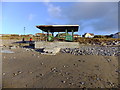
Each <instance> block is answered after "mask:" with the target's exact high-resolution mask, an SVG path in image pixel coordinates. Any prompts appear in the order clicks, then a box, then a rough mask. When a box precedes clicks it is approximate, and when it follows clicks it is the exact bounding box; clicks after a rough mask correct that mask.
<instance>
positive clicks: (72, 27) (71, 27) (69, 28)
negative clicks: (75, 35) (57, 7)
mask: <svg viewBox="0 0 120 90" xmlns="http://www.w3.org/2000/svg"><path fill="white" fill-rule="evenodd" d="M36 27H37V28H39V29H41V30H42V31H45V32H47V31H48V30H49V31H50V32H65V30H66V29H67V31H68V32H72V30H73V31H74V32H77V31H78V28H79V25H39V26H36Z"/></svg>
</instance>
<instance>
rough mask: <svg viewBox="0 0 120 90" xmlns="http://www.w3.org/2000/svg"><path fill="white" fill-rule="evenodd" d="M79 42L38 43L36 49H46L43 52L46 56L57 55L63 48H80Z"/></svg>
mask: <svg viewBox="0 0 120 90" xmlns="http://www.w3.org/2000/svg"><path fill="white" fill-rule="evenodd" d="M79 47H80V46H79V42H59V41H56V42H45V41H36V42H35V48H37V49H41V48H44V49H43V51H44V53H41V54H45V55H56V54H57V53H58V52H59V51H60V49H61V48H79Z"/></svg>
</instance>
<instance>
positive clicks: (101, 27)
mask: <svg viewBox="0 0 120 90" xmlns="http://www.w3.org/2000/svg"><path fill="white" fill-rule="evenodd" d="M46 5H47V7H48V12H49V14H50V16H52V17H53V19H51V20H52V21H49V22H51V23H57V24H61V23H59V21H60V20H61V21H62V22H64V23H63V24H78V25H80V31H79V32H81V31H82V32H85V31H88V32H96V33H98V32H106V33H111V32H117V31H118V3H117V2H77V3H75V2H74V3H73V2H72V3H69V2H68V4H67V3H66V6H65V7H62V6H61V7H60V6H59V5H58V4H57V5H55V4H54V3H50V2H47V3H46ZM54 20H55V21H56V22H54ZM65 22H66V23H65Z"/></svg>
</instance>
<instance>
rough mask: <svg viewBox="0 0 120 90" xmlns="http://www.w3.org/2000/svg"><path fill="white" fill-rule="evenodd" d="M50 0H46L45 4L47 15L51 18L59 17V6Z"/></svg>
mask: <svg viewBox="0 0 120 90" xmlns="http://www.w3.org/2000/svg"><path fill="white" fill-rule="evenodd" d="M49 1H50V0H46V2H44V3H45V5H46V6H47V10H48V13H49V15H50V16H51V17H52V18H60V17H61V8H60V7H59V6H55V5H53V4H51V3H50V2H49Z"/></svg>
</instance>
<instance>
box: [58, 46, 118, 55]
mask: <svg viewBox="0 0 120 90" xmlns="http://www.w3.org/2000/svg"><path fill="white" fill-rule="evenodd" d="M60 52H62V53H71V54H74V55H102V56H118V55H119V53H120V51H119V50H118V47H104V46H101V47H97V46H82V47H81V48H63V49H61V50H60Z"/></svg>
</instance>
